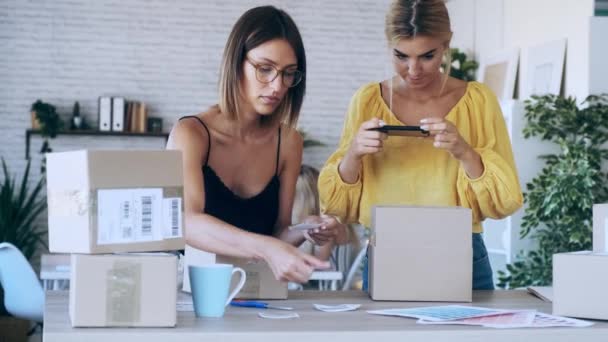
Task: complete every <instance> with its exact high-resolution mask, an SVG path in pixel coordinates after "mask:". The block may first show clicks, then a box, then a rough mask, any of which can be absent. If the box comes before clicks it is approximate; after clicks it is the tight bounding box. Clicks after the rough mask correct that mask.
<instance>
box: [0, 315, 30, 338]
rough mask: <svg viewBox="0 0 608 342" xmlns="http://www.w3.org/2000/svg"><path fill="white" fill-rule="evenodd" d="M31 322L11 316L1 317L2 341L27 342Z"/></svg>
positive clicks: (0, 334)
mask: <svg viewBox="0 0 608 342" xmlns="http://www.w3.org/2000/svg"><path fill="white" fill-rule="evenodd" d="M29 326H30V321H26V320H24V319H19V318H15V317H11V316H0V341H7V342H27V331H28V329H29Z"/></svg>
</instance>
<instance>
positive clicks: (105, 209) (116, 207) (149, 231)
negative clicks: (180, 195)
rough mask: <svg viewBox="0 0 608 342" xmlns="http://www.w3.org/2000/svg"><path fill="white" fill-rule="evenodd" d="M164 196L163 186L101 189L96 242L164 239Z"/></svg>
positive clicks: (98, 194)
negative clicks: (162, 228)
mask: <svg viewBox="0 0 608 342" xmlns="http://www.w3.org/2000/svg"><path fill="white" fill-rule="evenodd" d="M162 198H163V191H162V189H160V188H151V189H102V190H98V191H97V232H98V233H97V243H98V244H100V245H103V244H114V243H133V242H140V241H158V240H162V239H163V234H162V231H161V225H162V222H161V218H162V209H163V208H162V205H163V202H162Z"/></svg>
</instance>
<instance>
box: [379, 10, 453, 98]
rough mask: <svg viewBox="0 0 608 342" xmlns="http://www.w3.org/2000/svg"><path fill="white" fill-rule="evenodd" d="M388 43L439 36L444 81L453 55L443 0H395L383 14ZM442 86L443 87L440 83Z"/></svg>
mask: <svg viewBox="0 0 608 342" xmlns="http://www.w3.org/2000/svg"><path fill="white" fill-rule="evenodd" d="M384 34H385V35H386V39H387V41H388V42H389V44H391V45H393V46H394V45H395V44H397V42H399V41H400V40H402V39H411V38H414V37H416V36H426V37H434V38H440V39H443V40H444V41H445V44H446V50H445V56H444V61H445V64H446V70H445V79H444V82H443V84H444V86H445V82H447V80H448V77H449V75H450V69H451V65H452V56H451V54H450V49H449V43H450V40H451V39H452V29H451V24H450V16H449V15H448V9H447V7H446V6H445V1H444V0H394V1H393V2H392V3H391V5H390V7H389V10H388V13H387V14H386V23H385V28H384ZM442 89H443V86H442Z"/></svg>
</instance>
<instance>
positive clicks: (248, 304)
mask: <svg viewBox="0 0 608 342" xmlns="http://www.w3.org/2000/svg"><path fill="white" fill-rule="evenodd" d="M230 305H232V306H240V307H245V308H258V309H276V310H293V308H290V307H287V306H274V305H268V303H264V302H258V301H255V300H233V301H232V302H230Z"/></svg>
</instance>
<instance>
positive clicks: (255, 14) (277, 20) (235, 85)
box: [218, 6, 306, 127]
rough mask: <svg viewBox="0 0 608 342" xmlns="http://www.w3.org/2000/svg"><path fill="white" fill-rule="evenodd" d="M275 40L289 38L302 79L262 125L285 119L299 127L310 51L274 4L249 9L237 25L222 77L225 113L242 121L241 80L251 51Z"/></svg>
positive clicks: (294, 26) (222, 105)
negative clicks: (240, 117)
mask: <svg viewBox="0 0 608 342" xmlns="http://www.w3.org/2000/svg"><path fill="white" fill-rule="evenodd" d="M273 39H285V40H286V41H287V42H288V43H289V45H291V48H292V49H293V50H294V53H295V55H296V58H297V63H298V70H299V71H300V72H302V75H303V77H302V81H300V83H298V85H296V86H295V87H292V88H289V90H288V91H287V94H286V95H285V98H284V99H283V101H281V104H280V105H279V106H278V107H277V109H276V110H275V112H274V113H273V114H272V115H270V116H263V117H262V124H268V125H273V124H276V123H277V122H284V123H286V124H288V125H289V126H291V127H295V126H296V124H297V122H298V117H299V115H300V109H301V108H302V102H303V101H304V93H305V92H306V54H305V52H304V44H303V42H302V37H301V36H300V32H299V30H298V27H297V26H296V24H295V23H294V21H293V19H291V17H290V16H289V15H288V14H287V13H286V12H285V11H282V10H280V9H277V8H275V7H273V6H261V7H255V8H252V9H250V10H248V11H247V12H245V13H244V14H243V15H242V16H241V17H240V18H239V19H238V20H237V22H236V23H235V24H234V27H233V28H232V31H231V32H230V36H229V37H228V41H227V43H226V47H225V48H224V55H223V57H222V64H221V67H220V79H219V87H218V88H219V107H220V110H221V112H222V113H225V114H226V115H228V116H229V117H230V118H231V119H234V120H238V118H239V117H238V115H239V113H240V112H241V108H240V105H239V102H240V100H241V99H242V96H241V95H242V89H241V80H242V79H243V76H244V72H243V63H244V61H245V58H246V56H247V52H249V51H250V50H252V49H255V48H256V47H258V46H259V45H261V44H264V43H266V42H268V41H270V40H273Z"/></svg>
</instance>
